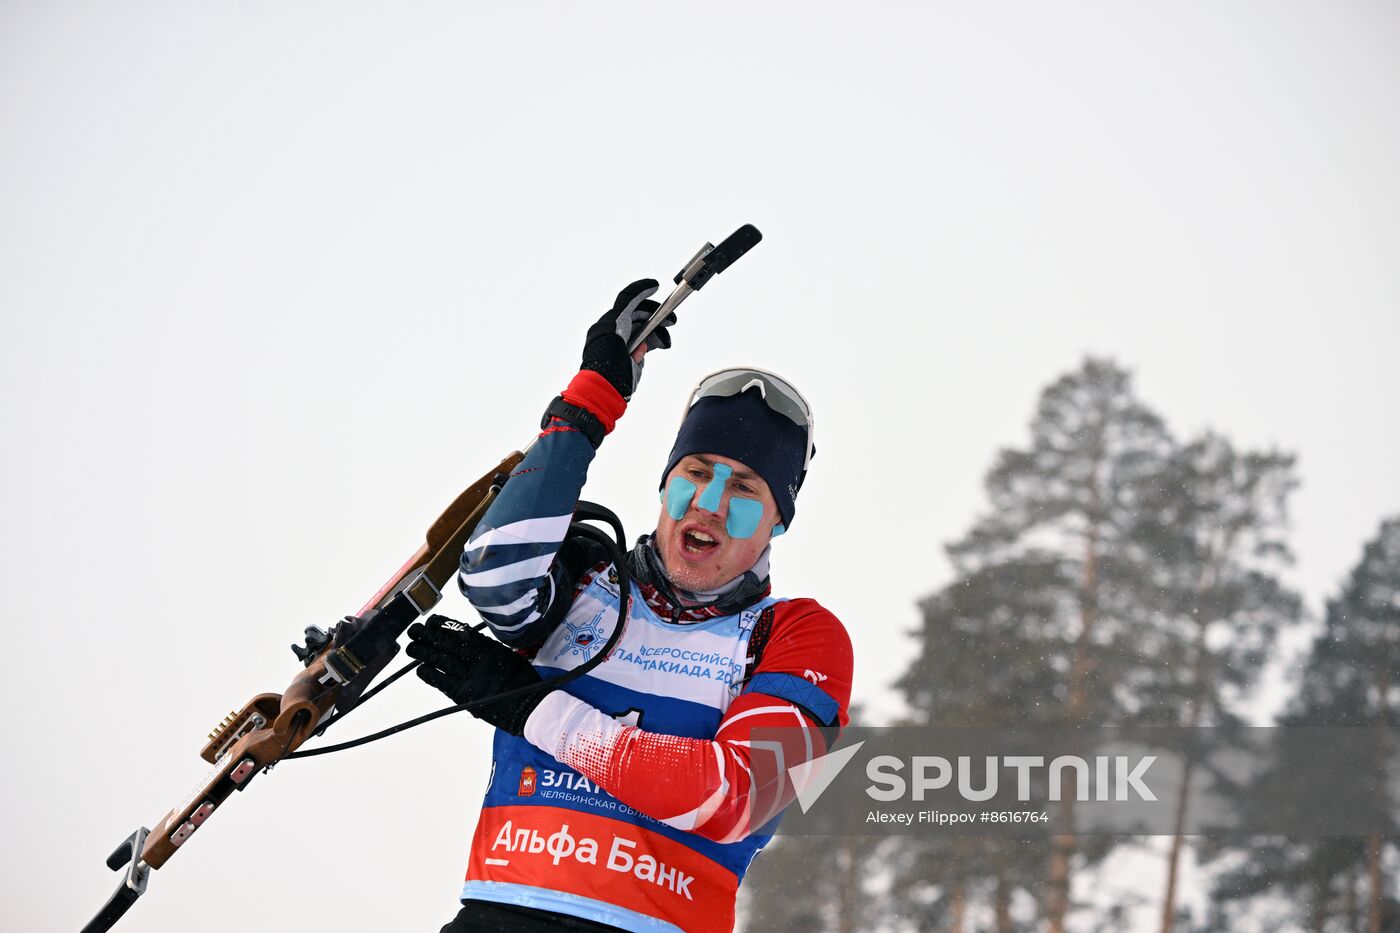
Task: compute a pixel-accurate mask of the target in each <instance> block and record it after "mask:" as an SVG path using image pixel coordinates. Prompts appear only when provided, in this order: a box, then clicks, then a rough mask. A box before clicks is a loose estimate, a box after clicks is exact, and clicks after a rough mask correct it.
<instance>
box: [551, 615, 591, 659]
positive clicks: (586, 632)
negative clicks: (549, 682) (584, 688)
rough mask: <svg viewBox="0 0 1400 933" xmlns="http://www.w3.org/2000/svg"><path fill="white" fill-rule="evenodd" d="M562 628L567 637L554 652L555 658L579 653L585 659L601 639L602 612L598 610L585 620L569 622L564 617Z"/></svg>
mask: <svg viewBox="0 0 1400 933" xmlns="http://www.w3.org/2000/svg"><path fill="white" fill-rule="evenodd" d="M564 629H565V631H566V633H567V637H566V638H565V640H564V644H563V645H562V646H561V647H560V649H559V650H558V651H557V652H556V653H555V655H554V657H555V659H556V660H557V659H559V658H562V657H564V655H566V654H568V655H579V656H581V657H583V658H584V659H585V660H586V659H587V658H589V657H591V656H592V655H593V652H594V651H595V650H596V649H597V646H598V642H599V641H601V640H602V637H603V612H602V610H599V611H598V614H597V615H595V616H594V617H593V618H592V619H589V620H588V621H587V622H570V621H569V620H568V619H567V618H566V619H565V620H564Z"/></svg>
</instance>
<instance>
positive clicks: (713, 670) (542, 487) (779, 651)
mask: <svg viewBox="0 0 1400 933" xmlns="http://www.w3.org/2000/svg"><path fill="white" fill-rule="evenodd" d="M592 376H593V374H592V373H582V374H580V377H579V378H577V379H575V380H574V382H573V383H572V384H571V385H570V388H569V389H568V390H566V392H565V396H564V397H565V399H566V400H568V401H570V402H571V403H574V404H579V405H584V406H586V407H587V408H588V409H589V410H590V411H592V412H594V413H595V414H597V415H598V416H599V417H600V420H602V421H603V423H604V424H605V426H606V427H607V428H608V429H611V427H612V424H613V423H614V422H615V420H616V418H617V417H618V416H619V415H620V414H621V411H622V408H623V407H624V405H625V403H623V402H622V399H621V397H620V396H618V395H617V393H616V392H615V391H614V390H613V389H612V388H611V387H610V386H608V385H607V384H606V383H605V382H603V380H601V379H591V378H590V377H592ZM593 456H594V448H593V446H592V444H590V443H589V441H588V440H587V439H586V438H585V437H584V436H583V435H582V434H581V433H580V432H579V431H578V430H576V429H575V428H574V427H573V426H572V425H571V424H569V423H568V422H566V421H563V420H560V419H557V418H556V419H553V420H552V421H551V422H550V424H549V426H548V427H547V428H546V429H545V430H544V431H543V432H542V434H541V435H540V437H539V439H538V441H537V442H536V443H535V445H534V446H533V447H532V448H531V450H530V452H529V454H528V455H527V456H526V457H525V459H524V461H523V462H522V463H521V464H520V466H519V467H518V468H517V469H516V471H515V472H514V473H513V474H512V475H511V477H510V479H509V481H508V482H507V483H506V484H505V486H504V487H503V489H502V491H501V494H500V496H499V498H498V499H497V500H496V502H495V503H494V504H493V505H492V506H491V508H490V509H489V510H488V511H487V513H486V515H485V516H484V518H483V520H482V522H481V524H480V525H479V526H478V528H477V530H476V532H475V533H474V536H473V538H472V540H471V541H469V542H468V544H467V548H466V551H465V552H464V554H463V557H462V566H461V573H460V574H459V578H458V580H459V585H460V587H461V589H462V592H463V593H464V594H465V595H466V596H467V598H468V599H469V600H470V601H471V603H472V604H473V606H474V607H475V608H476V609H477V611H478V612H480V613H481V615H482V617H483V618H484V619H485V620H486V621H487V622H488V623H489V624H490V626H491V628H492V629H493V630H494V631H495V633H496V635H497V637H498V638H500V639H501V640H502V641H503V642H505V643H506V644H509V645H514V646H521V647H523V648H526V649H533V657H532V661H533V663H534V665H535V667H536V669H537V670H538V671H539V673H540V674H541V676H543V677H545V678H550V677H554V676H557V675H558V674H560V673H562V672H565V671H568V670H571V669H573V668H574V667H576V666H578V665H580V664H582V663H584V662H585V661H586V660H588V659H589V658H591V657H592V656H593V655H594V654H595V653H596V652H597V651H599V650H601V648H602V647H603V646H604V644H605V643H606V642H607V641H608V638H609V637H610V636H611V635H612V632H613V629H614V627H615V626H616V625H617V614H618V600H619V593H618V585H617V580H618V577H617V573H616V568H615V567H613V566H612V565H610V564H607V563H598V564H596V565H595V566H593V567H592V568H591V569H590V570H588V571H587V572H585V573H584V574H583V575H582V577H581V578H580V579H576V580H572V581H570V580H568V579H567V577H568V576H569V575H570V574H569V573H568V572H565V571H563V570H562V568H561V565H562V563H563V562H562V561H556V560H555V558H556V555H557V552H558V551H559V549H560V546H561V543H562V542H563V540H564V537H565V534H566V532H567V530H568V526H569V523H570V519H571V515H572V512H573V510H574V508H575V505H576V503H577V501H578V498H579V493H580V491H581V490H582V488H583V484H584V480H585V478H586V475H587V469H588V465H589V463H590V462H591V461H592V459H593ZM647 546H649V545H647V544H640V545H638V547H647ZM633 556H634V557H635V555H633ZM629 564H630V562H629ZM763 582H764V584H765V585H763V586H762V587H757V588H755V590H756V592H755V593H754V598H753V599H752V602H751V603H749V604H748V605H745V606H743V607H742V608H737V609H736V608H735V607H734V606H733V605H728V606H725V607H724V609H725V611H724V612H723V613H722V614H721V613H718V612H717V610H715V609H713V608H711V609H700V610H686V609H685V608H683V607H681V606H679V605H676V604H675V603H674V602H673V601H672V600H671V599H668V598H667V596H666V595H663V592H662V590H663V589H665V590H666V591H667V592H670V590H669V587H656V586H651V585H649V584H647V583H645V582H641V581H637V580H634V581H633V584H632V592H631V599H630V609H629V612H628V620H627V624H626V626H625V628H624V632H623V634H622V636H621V637H620V640H619V641H618V644H617V646H616V647H615V648H614V650H613V651H612V653H611V654H610V655H609V656H608V658H607V659H606V660H605V661H603V662H602V663H600V664H599V665H598V666H597V667H595V668H593V669H592V670H591V671H590V672H589V673H588V674H586V675H584V676H582V677H580V678H578V679H576V680H573V681H571V682H569V683H568V684H566V685H564V686H563V687H562V688H560V689H557V690H555V691H553V692H551V693H549V694H548V695H547V696H546V697H545V698H544V700H543V701H542V702H541V703H540V705H539V706H538V707H537V708H536V709H535V711H534V712H533V713H532V714H531V716H530V718H529V720H528V721H527V723H526V725H525V729H524V736H523V737H517V736H513V735H510V734H508V733H506V732H504V731H500V730H498V731H497V732H496V736H495V746H494V763H493V765H492V772H491V780H490V785H489V787H488V788H487V791H486V797H485V801H484V803H483V806H482V812H481V818H480V821H479V822H478V824H477V828H476V835H475V837H474V839H473V842H472V849H471V858H470V863H469V865H468V868H467V876H466V884H465V886H464V887H463V889H462V895H461V897H462V899H463V900H464V901H469V900H482V901H494V902H498V903H505V904H513V905H519V906H522V907H529V908H534V909H537V910H543V911H550V912H554V913H558V914H564V915H568V916H573V917H580V918H585V919H587V920H591V921H594V922H597V923H603V924H608V925H611V926H614V927H618V928H621V929H623V930H639V931H640V930H673V931H674V930H683V931H710V930H730V929H732V927H733V924H734V903H735V897H736V894H737V891H738V888H739V883H740V881H741V880H742V879H743V876H744V872H745V871H746V869H747V868H748V865H749V862H750V861H751V860H752V859H753V857H754V855H755V854H756V853H757V852H758V850H759V849H761V848H763V846H764V845H765V844H766V843H767V841H768V839H769V837H770V835H771V833H772V831H773V829H774V827H775V826H776V823H777V819H778V813H779V812H780V808H781V806H782V805H784V804H785V803H786V802H787V801H788V800H790V799H791V796H792V794H791V789H790V787H787V786H784V782H783V781H782V780H781V779H782V778H783V777H784V776H785V774H786V771H787V769H789V768H792V767H793V766H795V765H797V764H799V763H801V762H802V761H804V760H810V759H812V758H816V757H819V756H821V755H823V754H825V753H826V751H827V749H828V747H829V744H830V742H831V741H832V740H834V737H835V735H836V733H837V732H838V731H839V730H840V728H841V727H843V726H845V725H846V723H847V714H846V707H847V704H848V702H849V699H850V689H851V675H852V655H851V644H850V639H849V637H848V636H847V633H846V631H845V628H844V627H843V626H842V625H841V623H840V622H839V621H838V620H837V619H836V617H835V616H833V615H832V614H831V613H830V612H828V611H827V610H825V609H823V608H822V607H821V606H820V605H818V604H817V603H816V602H815V601H813V600H810V599H778V598H775V597H773V596H772V595H770V593H769V591H768V587H767V585H766V580H765V581H763ZM560 599H563V600H567V601H568V603H567V606H568V608H567V611H566V612H562V611H561V610H562V609H563V607H562V606H558V605H556V600H560ZM551 609H553V610H554V611H551ZM756 626H757V627H760V628H765V629H766V630H767V631H766V633H765V634H766V639H765V640H764V647H763V648H762V653H761V656H760V657H759V658H758V659H757V664H756V666H755V665H754V663H753V661H754V659H753V658H752V656H751V652H750V639H751V637H752V636H753V633H754V631H755V627H756ZM746 675H747V677H746ZM784 727H785V731H784V733H783V734H784V735H785V736H788V738H786V739H784V741H783V743H782V744H783V758H782V759H781V763H780V764H779V765H778V766H777V767H776V768H775V765H774V760H775V755H774V753H773V752H772V750H771V747H770V746H769V745H765V744H764V743H763V742H758V741H755V742H754V744H753V745H751V744H750V741H749V739H750V734H751V732H752V731H753V730H755V729H774V728H784ZM764 734H765V735H767V734H769V733H764ZM775 777H776V778H777V780H776V781H775V780H774V778H775ZM755 823H758V825H754V824H755Z"/></svg>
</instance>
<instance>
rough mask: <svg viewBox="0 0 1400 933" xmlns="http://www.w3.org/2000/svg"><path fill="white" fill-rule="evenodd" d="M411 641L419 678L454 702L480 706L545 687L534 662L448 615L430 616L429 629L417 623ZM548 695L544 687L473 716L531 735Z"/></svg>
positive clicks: (475, 710) (474, 712) (474, 709)
mask: <svg viewBox="0 0 1400 933" xmlns="http://www.w3.org/2000/svg"><path fill="white" fill-rule="evenodd" d="M408 638H409V645H408V651H407V654H408V656H409V657H410V658H417V659H418V660H419V661H422V662H423V663H422V664H420V665H418V676H419V677H420V678H422V680H423V682H424V683H425V684H428V685H429V686H431V687H436V688H437V689H439V690H441V691H442V692H443V693H445V694H447V696H448V698H449V699H451V700H452V702H454V703H474V702H476V701H477V700H480V699H484V698H485V697H490V696H495V695H496V694H498V693H504V692H505V691H507V690H515V689H517V688H519V687H529V686H533V685H535V684H539V683H542V682H543V678H541V677H540V675H539V674H536V673H535V666H534V665H533V664H531V663H530V662H529V661H527V660H525V659H524V658H523V657H521V656H520V655H518V654H516V653H515V652H514V651H512V650H511V649H510V648H507V647H506V646H505V645H503V644H501V643H500V642H498V641H496V640H495V639H494V638H489V637H487V636H485V635H482V634H481V633H480V632H474V631H472V629H471V627H470V626H468V625H465V624H463V623H461V622H458V621H457V620H456V619H449V618H448V617H447V616H440V615H432V616H429V617H428V623H427V624H426V625H424V624H423V623H422V622H415V623H413V624H412V625H410V626H409V627H408ZM547 693H549V690H548V689H547V688H541V689H539V690H533V691H531V692H529V693H526V694H523V695H521V696H514V697H510V698H508V699H504V700H500V701H498V702H495V703H485V704H482V705H481V706H474V707H472V708H471V709H470V710H469V712H470V713H471V714H472V715H473V716H475V717H476V718H477V719H484V720H486V721H487V722H489V723H490V724H491V725H493V726H495V727H496V728H498V729H504V730H505V731H507V732H509V733H510V734H511V735H521V734H523V733H524V731H525V720H527V719H529V718H530V714H531V713H533V712H534V711H535V707H536V706H539V705H540V701H541V700H543V699H544V698H545V695H546V694H547Z"/></svg>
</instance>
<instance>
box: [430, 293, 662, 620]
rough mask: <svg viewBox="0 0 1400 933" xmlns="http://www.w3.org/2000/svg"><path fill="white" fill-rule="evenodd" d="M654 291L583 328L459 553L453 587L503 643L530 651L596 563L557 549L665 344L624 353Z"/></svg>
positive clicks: (655, 341) (632, 297) (622, 302)
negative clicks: (593, 470)
mask: <svg viewBox="0 0 1400 933" xmlns="http://www.w3.org/2000/svg"><path fill="white" fill-rule="evenodd" d="M654 291H656V282H655V281H654V280H652V279H642V280H640V281H637V282H633V283H632V284H631V285H629V286H627V288H625V289H623V290H622V291H621V292H620V293H619V294H618V296H617V300H616V301H615V302H614V303H613V307H612V308H611V309H609V310H608V311H607V312H605V313H604V314H603V316H602V317H601V318H599V319H598V321H597V322H596V323H595V324H594V325H593V327H592V328H590V329H589V331H588V337H587V340H586V342H585V345H584V350H583V362H582V364H581V366H580V368H579V372H578V375H576V376H574V378H573V380H572V381H571V382H570V383H569V385H568V387H567V388H565V389H564V391H563V392H562V393H560V395H559V396H558V397H556V398H555V399H554V401H553V402H552V403H550V405H549V407H548V408H547V409H546V410H545V416H544V420H543V422H542V424H541V431H540V435H539V437H538V438H537V439H536V441H535V444H534V446H533V447H532V448H531V449H530V452H529V453H528V454H527V455H526V456H525V459H524V461H522V462H521V464H520V466H519V467H518V468H517V469H516V470H515V472H514V473H512V474H511V475H510V478H509V480H508V481H507V482H506V484H505V486H504V487H503V488H502V489H501V493H500V495H499V496H498V497H497V499H496V501H495V502H494V503H493V504H492V505H491V508H490V509H488V510H487V512H486V514H485V515H484V516H483V517H482V520H481V524H480V525H479V526H478V527H477V530H476V533H475V534H474V535H473V536H472V539H471V540H470V541H468V542H467V546H466V549H465V550H464V551H463V553H462V559H461V567H460V572H459V573H458V576H457V584H458V586H459V587H460V589H461V590H462V593H463V595H465V596H466V597H467V599H468V600H470V601H471V604H472V606H473V607H474V608H475V609H476V610H477V612H479V613H481V616H482V618H483V619H485V620H486V621H487V623H489V624H490V626H491V629H492V631H494V632H495V633H496V636H497V637H498V638H500V639H501V640H502V641H504V642H506V643H507V644H511V645H518V646H528V645H533V644H537V643H538V642H539V641H541V640H542V639H543V638H544V637H545V636H546V635H548V633H549V630H550V629H551V628H553V626H554V625H555V624H557V623H558V620H559V618H560V617H562V615H563V612H564V611H565V610H567V609H568V605H569V603H570V602H572V596H573V592H572V589H573V584H574V581H575V580H576V579H577V577H578V575H579V573H580V572H581V571H582V570H583V569H585V567H586V566H587V565H588V564H591V563H592V561H591V560H588V559H587V558H586V557H584V556H583V555H571V554H569V553H567V552H564V553H561V551H560V546H561V544H562V543H563V541H564V536H565V533H566V532H567V531H568V528H569V522H570V520H571V518H572V515H573V511H574V508H575V507H576V505H577V504H578V499H579V494H580V492H581V491H582V490H583V484H584V482H585V480H586V479H587V478H588V465H589V464H590V463H592V461H593V457H594V454H595V452H596V451H597V448H598V446H599V445H600V444H601V443H602V441H603V438H604V437H605V436H606V435H607V434H608V433H609V432H611V431H612V429H613V427H614V426H615V425H616V424H617V419H618V418H620V417H622V413H623V412H624V411H625V410H626V408H627V400H628V399H629V398H630V397H631V395H632V392H633V391H634V390H635V388H636V385H637V381H638V380H639V379H640V378H641V369H642V363H641V358H642V355H643V354H644V353H645V352H647V351H649V350H652V349H664V348H666V347H668V346H670V335H669V333H668V331H667V330H666V328H665V327H664V326H663V327H661V328H658V329H657V330H656V331H654V332H653V333H652V335H651V336H650V337H648V338H647V342H646V344H645V345H644V346H643V347H640V348H638V351H637V353H636V354H635V355H634V356H632V357H630V358H629V355H628V353H627V349H626V347H627V340H628V337H629V336H630V334H631V333H632V329H633V327H635V326H637V324H639V323H640V322H643V321H645V320H646V319H647V318H648V317H650V315H651V313H652V312H653V311H655V310H656V307H657V305H656V302H654V301H649V300H647V296H648V295H650V294H651V293H653V292H654ZM674 320H675V319H674V316H671V317H669V318H668V319H667V321H666V322H665V323H666V324H667V325H669V324H671V323H674ZM571 558H572V559H571Z"/></svg>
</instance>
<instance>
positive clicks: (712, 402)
mask: <svg viewBox="0 0 1400 933" xmlns="http://www.w3.org/2000/svg"><path fill="white" fill-rule="evenodd" d="M806 451H807V429H806V428H803V427H799V426H798V425H796V424H793V422H792V420H791V419H789V418H787V417H785V416H784V415H780V414H778V413H777V412H776V411H774V410H773V409H771V408H769V407H768V403H766V402H765V401H764V400H763V396H762V394H761V393H760V391H759V389H758V388H756V387H755V388H752V389H749V390H748V391H746V392H742V393H740V394H738V395H727V396H714V395H710V396H706V397H704V398H702V399H700V400H699V401H698V402H696V403H695V404H694V405H692V406H691V407H690V411H689V412H687V413H686V416H685V420H684V421H683V422H681V429H680V431H679V432H678V433H677V434H676V443H675V446H673V447H672V448H671V455H670V456H669V457H667V458H666V469H664V470H662V471H661V488H662V489H664V488H665V487H666V477H668V476H670V475H671V470H673V469H674V468H675V466H676V464H677V463H679V462H680V460H681V458H682V457H686V456H689V455H690V454H719V455H720V456H721V457H729V458H731V459H733V460H738V461H739V462H740V463H742V464H743V465H744V466H746V467H748V468H749V469H750V470H753V471H754V472H755V473H757V474H758V475H759V476H761V477H763V481H764V482H765V483H767V484H768V489H769V491H771V492H772V493H773V498H774V499H775V500H777V503H778V514H779V515H781V516H782V518H783V527H784V528H791V527H792V518H793V514H794V513H795V512H796V509H797V503H796V499H797V490H799V489H801V488H802V481H803V479H805V478H806V473H805V472H804V471H803V469H802V465H803V461H804V460H805V459H806Z"/></svg>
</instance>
